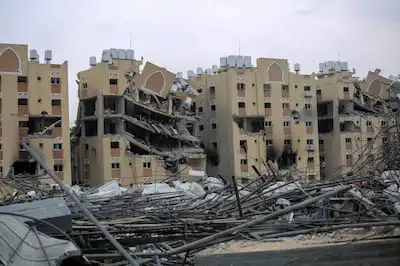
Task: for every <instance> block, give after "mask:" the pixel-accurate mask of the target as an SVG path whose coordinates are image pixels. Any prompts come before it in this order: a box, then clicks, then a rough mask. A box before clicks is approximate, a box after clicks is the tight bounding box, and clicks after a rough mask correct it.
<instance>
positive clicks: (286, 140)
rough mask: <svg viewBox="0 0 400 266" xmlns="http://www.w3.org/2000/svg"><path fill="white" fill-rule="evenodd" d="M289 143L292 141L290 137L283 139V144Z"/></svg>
mask: <svg viewBox="0 0 400 266" xmlns="http://www.w3.org/2000/svg"><path fill="white" fill-rule="evenodd" d="M291 143H292V141H291V140H290V139H285V140H284V141H283V144H285V145H290V144H291Z"/></svg>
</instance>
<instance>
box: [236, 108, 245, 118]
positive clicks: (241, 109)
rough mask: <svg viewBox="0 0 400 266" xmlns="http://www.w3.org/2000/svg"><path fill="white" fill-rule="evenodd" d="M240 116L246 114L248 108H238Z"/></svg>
mask: <svg viewBox="0 0 400 266" xmlns="http://www.w3.org/2000/svg"><path fill="white" fill-rule="evenodd" d="M238 111H239V116H242V117H243V116H246V108H238Z"/></svg>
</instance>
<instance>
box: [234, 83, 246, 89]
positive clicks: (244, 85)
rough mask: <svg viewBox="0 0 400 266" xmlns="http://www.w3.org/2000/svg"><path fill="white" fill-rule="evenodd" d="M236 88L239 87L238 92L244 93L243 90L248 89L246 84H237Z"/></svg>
mask: <svg viewBox="0 0 400 266" xmlns="http://www.w3.org/2000/svg"><path fill="white" fill-rule="evenodd" d="M236 87H237V89H238V90H240V91H243V90H245V89H246V84H244V83H237V84H236Z"/></svg>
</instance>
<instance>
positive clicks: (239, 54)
mask: <svg viewBox="0 0 400 266" xmlns="http://www.w3.org/2000/svg"><path fill="white" fill-rule="evenodd" d="M238 55H240V40H239V41H238Z"/></svg>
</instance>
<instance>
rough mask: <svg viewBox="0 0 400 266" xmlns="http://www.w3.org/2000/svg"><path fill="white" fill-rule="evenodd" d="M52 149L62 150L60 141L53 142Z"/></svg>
mask: <svg viewBox="0 0 400 266" xmlns="http://www.w3.org/2000/svg"><path fill="white" fill-rule="evenodd" d="M53 150H55V151H60V150H62V143H54V144H53Z"/></svg>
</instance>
